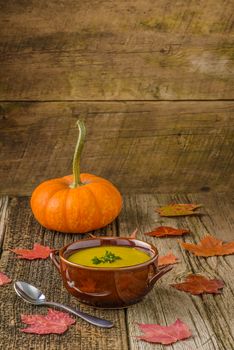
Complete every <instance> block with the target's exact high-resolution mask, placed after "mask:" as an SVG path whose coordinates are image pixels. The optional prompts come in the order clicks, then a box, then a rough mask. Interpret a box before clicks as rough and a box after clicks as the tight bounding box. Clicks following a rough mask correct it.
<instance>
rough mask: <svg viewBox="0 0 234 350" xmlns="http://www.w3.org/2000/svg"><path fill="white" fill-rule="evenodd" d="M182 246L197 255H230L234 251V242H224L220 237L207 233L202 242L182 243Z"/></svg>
mask: <svg viewBox="0 0 234 350" xmlns="http://www.w3.org/2000/svg"><path fill="white" fill-rule="evenodd" d="M181 246H182V247H183V248H184V249H186V250H189V251H190V252H192V253H194V254H195V255H196V256H206V257H208V256H215V255H228V254H233V253H234V242H229V243H223V241H221V240H220V239H218V238H216V237H214V236H211V235H207V236H205V237H204V238H203V239H202V240H201V241H200V243H198V244H193V243H184V242H183V243H181Z"/></svg>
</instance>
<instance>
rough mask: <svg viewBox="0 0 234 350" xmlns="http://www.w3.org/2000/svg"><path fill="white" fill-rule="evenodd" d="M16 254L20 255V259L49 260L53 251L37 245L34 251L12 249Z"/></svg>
mask: <svg viewBox="0 0 234 350" xmlns="http://www.w3.org/2000/svg"><path fill="white" fill-rule="evenodd" d="M10 250H11V251H12V252H14V253H15V254H18V255H19V256H18V258H20V259H28V260H34V259H47V258H48V257H49V255H50V253H51V252H52V251H53V249H50V247H45V246H43V245H41V244H38V243H35V244H34V247H33V249H10Z"/></svg>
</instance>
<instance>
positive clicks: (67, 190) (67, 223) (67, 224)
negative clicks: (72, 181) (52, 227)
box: [63, 188, 70, 231]
mask: <svg viewBox="0 0 234 350" xmlns="http://www.w3.org/2000/svg"><path fill="white" fill-rule="evenodd" d="M65 191H66V192H67V194H66V197H65V198H66V199H65V201H64V210H63V217H64V223H65V226H66V227H67V228H68V231H70V227H69V222H68V220H67V198H68V195H69V192H70V188H67V189H66V190H65Z"/></svg>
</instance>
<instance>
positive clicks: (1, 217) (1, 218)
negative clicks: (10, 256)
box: [0, 196, 8, 256]
mask: <svg viewBox="0 0 234 350" xmlns="http://www.w3.org/2000/svg"><path fill="white" fill-rule="evenodd" d="M7 216H8V196H2V197H0V256H1V252H2V243H3V239H4V235H5V230H6V220H7Z"/></svg>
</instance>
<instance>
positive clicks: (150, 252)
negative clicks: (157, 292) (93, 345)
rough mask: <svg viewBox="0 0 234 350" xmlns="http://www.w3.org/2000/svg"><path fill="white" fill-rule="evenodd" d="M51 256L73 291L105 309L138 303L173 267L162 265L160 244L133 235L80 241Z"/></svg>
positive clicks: (69, 288)
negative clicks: (157, 245) (160, 264)
mask: <svg viewBox="0 0 234 350" xmlns="http://www.w3.org/2000/svg"><path fill="white" fill-rule="evenodd" d="M50 258H51V260H52V261H53V263H54V265H55V266H56V268H57V269H58V271H59V273H60V274H61V277H62V279H63V283H64V286H65V287H66V289H67V290H68V292H69V293H70V294H72V295H73V296H75V297H76V298H77V299H78V300H79V301H80V302H83V303H86V304H89V305H92V306H94V307H101V308H122V307H127V306H129V305H132V304H135V303H137V302H138V301H140V300H141V299H142V298H143V297H144V296H145V295H146V294H147V293H148V292H149V291H150V290H151V289H152V288H153V286H154V284H155V282H156V281H157V280H158V279H159V278H160V277H161V276H163V275H164V274H165V273H167V272H168V271H170V270H171V269H172V266H171V265H168V266H164V267H158V250H157V248H156V247H154V246H153V245H151V244H149V243H146V242H144V241H141V240H138V239H132V238H129V237H128V238H127V237H95V238H89V239H83V240H79V241H76V242H73V243H70V244H68V245H67V246H65V247H63V248H62V249H60V250H55V251H53V252H52V253H51V255H50Z"/></svg>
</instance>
